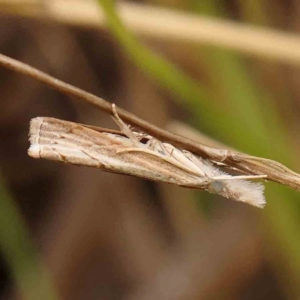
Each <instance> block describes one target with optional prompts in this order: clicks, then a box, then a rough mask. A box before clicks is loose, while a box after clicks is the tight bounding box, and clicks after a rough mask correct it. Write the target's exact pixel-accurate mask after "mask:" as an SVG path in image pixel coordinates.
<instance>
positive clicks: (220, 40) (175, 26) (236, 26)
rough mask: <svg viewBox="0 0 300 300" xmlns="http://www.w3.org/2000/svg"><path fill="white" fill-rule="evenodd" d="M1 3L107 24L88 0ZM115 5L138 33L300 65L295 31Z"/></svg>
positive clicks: (10, 8) (40, 14) (13, 9)
mask: <svg viewBox="0 0 300 300" xmlns="http://www.w3.org/2000/svg"><path fill="white" fill-rule="evenodd" d="M18 5H19V6H21V7H22V9H19V8H18ZM26 6H27V9H26ZM0 8H1V9H2V11H6V12H9V13H15V14H22V15H26V16H28V17H35V18H42V19H43V18H49V17H50V18H52V19H54V20H56V21H58V22H63V23H69V24H72V25H79V26H93V27H99V26H100V27H103V26H105V18H104V15H103V13H102V12H101V10H100V9H99V6H98V5H97V3H96V1H92V0H90V1H88V0H85V1H82V0H72V1H70V0H48V1H46V2H42V1H36V0H31V1H30V0H27V1H24V0H14V1H13V2H11V1H7V0H0ZM117 9H118V13H119V15H120V17H121V19H122V21H123V22H124V23H125V24H126V26H127V27H128V28H130V29H131V30H132V31H134V32H136V33H137V34H141V35H145V36H150V37H154V38H161V39H163V40H177V41H182V42H191V43H200V44H205V45H211V46H217V47H223V48H226V49H231V50H234V51H237V52H241V53H244V54H248V55H252V56H258V57H264V58H268V59H273V60H276V61H279V62H284V63H288V64H292V65H299V64H300V52H299V49H300V38H299V36H298V35H296V34H291V33H286V32H280V31H278V30H272V29H265V28H259V27H255V26H251V25H246V24H241V23H236V22H232V21H226V20H219V19H214V18H207V17H201V16H196V15H193V14H188V13H182V12H175V11H171V10H167V9H162V8H156V7H153V6H149V5H145V4H143V5H139V4H135V3H127V2H124V3H123V2H121V3H118V6H117ZM154 20H155V21H154Z"/></svg>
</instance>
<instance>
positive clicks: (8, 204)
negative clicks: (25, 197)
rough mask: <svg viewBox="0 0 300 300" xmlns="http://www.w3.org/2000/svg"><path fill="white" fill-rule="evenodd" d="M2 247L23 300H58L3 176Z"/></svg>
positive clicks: (0, 206)
mask: <svg viewBox="0 0 300 300" xmlns="http://www.w3.org/2000/svg"><path fill="white" fill-rule="evenodd" d="M0 246H1V251H2V253H3V254H4V257H5V259H6V262H7V264H8V266H9V270H10V272H11V274H12V275H13V277H14V279H15V281H16V284H17V287H18V288H19V291H20V292H21V295H22V297H23V299H27V300H40V299H45V300H55V299H58V297H57V296H56V295H55V292H54V289H53V288H52V287H51V280H49V275H48V274H47V271H46V270H45V268H44V267H43V266H42V265H41V264H40V261H39V259H38V255H37V251H35V248H34V246H33V245H32V243H31V238H30V236H29V234H28V230H27V226H26V223H25V222H24V220H23V218H22V215H21V214H20V212H19V210H18V207H17V206H16V205H15V203H14V200H13V198H12V197H11V195H10V193H9V191H8V189H7V187H6V186H5V184H4V179H3V178H2V177H1V176H0Z"/></svg>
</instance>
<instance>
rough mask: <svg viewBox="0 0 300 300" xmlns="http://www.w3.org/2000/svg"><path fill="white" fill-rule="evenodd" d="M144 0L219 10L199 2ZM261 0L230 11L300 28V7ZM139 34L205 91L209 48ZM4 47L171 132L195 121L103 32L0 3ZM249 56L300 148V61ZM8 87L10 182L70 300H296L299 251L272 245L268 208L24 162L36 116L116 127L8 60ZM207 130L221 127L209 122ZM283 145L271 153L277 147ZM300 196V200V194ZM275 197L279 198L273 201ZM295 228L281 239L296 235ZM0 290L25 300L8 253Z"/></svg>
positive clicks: (0, 75)
mask: <svg viewBox="0 0 300 300" xmlns="http://www.w3.org/2000/svg"><path fill="white" fill-rule="evenodd" d="M0 2H1V1H0ZM135 2H140V1H135ZM141 2H144V3H146V4H151V5H152V4H156V5H158V6H164V7H165V8H170V9H177V10H181V11H182V12H185V11H187V10H189V11H193V12H194V13H196V12H197V13H199V15H201V14H203V15H209V9H206V8H205V6H203V7H201V5H200V2H201V1H199V2H197V1H190V2H189V1H182V0H176V1H174V0H173V1H167V0H164V1H163V0H162V1H150V0H149V1H141ZM188 2H189V5H188V4H187V3H188ZM204 2H205V1H204ZM204 2H203V3H204ZM203 3H202V4H203ZM253 3H256V1H253ZM262 3H263V5H264V9H265V10H264V17H261V16H260V15H258V13H257V10H256V11H254V8H253V7H252V6H251V5H250V1H245V2H243V1H239V0H227V1H225V0H224V1H222V7H223V10H222V11H223V13H224V15H223V16H224V18H225V17H226V18H228V19H232V20H235V21H239V22H249V23H251V22H252V23H253V24H257V25H260V26H269V27H272V28H275V29H284V30H286V32H288V31H289V32H294V33H297V32H299V25H300V23H299V15H300V5H299V3H298V1H296V0H289V1H280V0H276V1H271V2H267V1H262ZM215 5H218V3H217V1H216V3H215ZM220 5H221V4H220ZM247 5H248V6H247ZM0 7H1V6H0ZM21 8H22V9H24V8H23V7H21ZM201 9H202V10H203V11H201ZM252 9H253V11H252ZM153 22H155V20H153ZM266 22H267V24H266ZM141 40H142V41H143V42H144V43H145V44H146V45H147V46H149V47H151V48H152V49H153V51H155V52H157V53H160V54H162V55H163V56H164V57H165V58H168V59H169V60H171V61H172V62H173V63H174V64H176V65H178V67H180V68H182V69H183V70H185V71H186V72H187V73H188V74H190V76H192V77H193V78H195V79H196V80H198V81H199V82H201V84H202V85H208V86H209V84H210V78H209V76H208V73H209V72H208V71H207V69H209V68H210V66H209V62H207V60H206V59H205V56H202V54H201V53H202V50H201V49H200V52H199V53H200V54H199V53H197V54H195V53H196V52H197V49H199V48H201V45H200V46H199V45H198V46H195V45H193V46H191V45H186V44H182V43H179V42H178V43H176V41H165V40H163V39H159V38H157V39H155V38H147V37H146V36H144V37H142V39H141ZM203 51H204V50H203ZM299 51H300V49H299ZM0 52H1V53H3V54H6V55H8V56H11V57H13V58H16V59H19V60H21V61H22V62H26V63H28V64H30V65H32V66H34V67H36V68H38V69H41V70H43V71H45V72H47V73H50V74H51V75H53V76H55V77H58V78H59V79H62V80H64V81H66V82H69V83H71V84H73V85H75V86H78V87H80V88H83V89H85V90H87V91H89V92H92V93H94V94H96V95H99V96H101V97H103V98H104V99H107V100H108V101H110V102H112V103H116V104H117V105H119V106H120V107H122V108H125V109H127V110H129V111H131V112H133V113H135V114H137V115H138V116H140V117H142V118H144V119H146V120H148V121H150V122H152V123H154V124H156V125H158V126H161V127H165V126H167V125H168V123H169V122H170V121H172V120H181V121H183V122H186V123H189V120H191V118H192V117H191V112H190V110H189V109H187V107H186V106H185V105H180V104H179V103H178V102H177V101H176V100H175V99H174V98H175V96H174V95H171V94H170V93H168V92H167V91H166V90H164V89H163V88H162V87H160V86H159V84H157V83H155V82H154V81H153V80H151V79H150V78H149V77H148V76H146V75H145V74H144V73H143V71H142V70H140V69H139V68H138V67H137V66H135V65H134V64H133V63H132V61H131V60H130V59H129V58H128V56H126V55H125V54H124V52H123V51H122V49H121V48H120V46H119V45H118V43H117V42H116V41H115V39H114V38H113V37H112V36H111V34H110V33H109V32H108V31H106V30H105V29H103V28H102V29H101V28H92V27H84V26H78V25H76V26H72V25H66V24H62V23H58V22H55V21H53V20H45V19H42V20H39V19H35V18H31V17H30V16H28V17H25V16H22V13H21V14H19V13H16V14H14V13H12V12H10V13H7V11H6V10H3V11H2V12H1V14H0ZM245 62H246V64H247V65H249V66H251V72H250V73H251V76H253V78H256V79H258V81H259V82H260V84H261V85H262V86H263V87H264V88H265V90H266V91H267V93H270V94H272V95H277V97H274V98H273V101H274V105H276V106H277V107H278V109H279V110H280V112H281V113H280V117H281V118H282V119H281V120H282V122H283V123H284V124H287V125H286V127H285V129H284V130H287V131H286V132H285V135H286V136H288V138H289V139H290V140H291V141H292V143H293V145H294V148H293V150H292V151H293V153H299V152H297V150H299V149H298V148H299V139H298V137H299V133H298V132H299V131H298V128H299V103H300V102H299V99H300V98H299V96H300V90H299V84H298V81H299V71H298V67H293V66H287V65H286V64H284V63H276V62H269V61H265V60H263V59H256V58H253V57H247V58H245ZM0 82H1V84H0V94H1V103H2V105H1V108H2V109H1V110H0V141H1V148H0V165H1V172H2V177H3V180H4V182H5V184H6V187H7V189H8V190H9V191H10V193H11V196H12V198H13V199H14V201H15V203H16V204H17V207H18V208H19V210H20V211H21V213H22V216H23V217H24V218H25V220H26V224H27V225H28V226H27V227H28V228H27V229H28V230H29V234H30V238H31V239H32V241H33V243H34V245H35V247H36V248H37V249H38V253H39V254H38V255H39V256H38V257H39V259H40V261H41V262H43V264H44V265H45V266H46V267H47V268H48V270H49V272H50V275H51V278H52V279H53V283H54V287H55V289H56V291H57V292H58V294H59V296H60V297H61V299H72V300H76V299H86V300H89V299H90V300H92V299H145V300H146V299H147V300H148V299H162V300H164V299H245V300H246V299H251V300H252V299H276V300H277V299H278V300H279V299H296V297H298V296H299V295H300V292H299V290H300V289H299V286H298V285H299V283H300V281H299V276H300V269H299V270H298V272H297V269H296V268H294V269H293V268H290V266H289V265H290V264H291V261H290V260H289V255H290V253H287V252H285V244H283V243H280V242H278V240H276V239H275V241H274V239H273V235H276V234H277V233H274V232H275V231H276V230H277V229H274V228H273V227H272V225H270V223H268V218H269V217H268V215H266V212H265V211H260V210H258V209H255V208H252V207H249V206H247V205H244V204H240V203H235V202H233V201H230V200H226V199H223V198H221V197H218V196H214V195H208V194H207V193H204V192H193V191H190V190H187V189H183V188H179V187H175V186H169V185H165V184H157V183H153V182H148V181H144V180H139V179H136V178H132V177H127V176H121V175H117V174H108V173H104V172H101V171H99V170H96V169H89V168H85V167H75V166H70V165H61V164H57V163H54V162H50V161H42V160H33V159H32V158H29V157H28V156H27V148H28V140H27V139H28V124H29V121H30V119H31V118H33V117H36V116H52V117H57V118H61V119H65V120H71V121H76V122H80V123H86V124H92V125H99V126H102V127H109V128H116V125H115V124H114V122H113V121H112V120H111V118H110V117H109V116H108V115H107V114H104V113H103V112H101V111H98V110H96V109H95V108H93V107H91V106H89V105H88V104H85V103H82V102H79V101H77V100H76V99H70V98H67V97H66V96H64V95H62V94H59V93H58V92H56V91H53V90H51V89H49V88H47V87H45V86H44V85H43V84H41V83H40V82H37V81H34V80H33V79H29V78H27V77H24V76H22V75H19V74H17V73H13V72H11V71H8V70H6V69H4V68H0ZM215 88H216V87H215ZM237 88H238V87H237ZM287 91H288V93H287ZM286 95H288V96H289V97H288V98H286V97H285V96H286ZM219 101H222V99H219ZM262 105H263V104H262ZM254 121H255V120H254ZM200 122H201V120H200ZM216 122H218V120H216ZM198 129H199V130H200V131H203V132H205V133H207V134H211V132H209V130H208V129H207V128H206V126H203V128H198ZM245 135H247V132H245ZM223 142H225V143H226V142H227V141H226V138H224V139H223ZM279 142H280V141H278V143H279ZM276 143H277V141H276V142H274V145H270V147H274V148H276V145H277V144H276ZM231 146H234V147H235V146H236V147H239V146H240V145H234V144H231ZM243 150H244V149H243ZM283 155H289V154H286V153H283ZM296 157H298V155H296ZM298 159H299V158H298ZM279 160H280V158H279ZM297 163H298V165H297ZM299 165H300V164H299V160H298V162H296V163H295V164H294V165H290V166H289V167H292V168H293V169H295V170H298V171H299V170H300V168H299ZM273 188H274V189H275V188H276V187H275V184H267V189H273ZM287 190H288V189H287V188H283V189H282V191H283V192H282V194H280V193H281V192H278V194H280V195H282V196H281V197H280V202H284V201H285V199H286V198H288V197H289V193H293V192H291V191H289V190H288V191H287ZM285 193H286V194H285ZM294 195H296V197H298V200H299V194H297V193H295V194H293V196H294ZM267 196H268V194H267ZM267 201H269V202H272V199H270V198H268V197H267ZM270 205H271V204H270ZM292 207H293V210H294V211H297V213H299V203H298V204H297V202H293V206H292ZM278 210H280V207H279V208H278ZM287 222H288V221H287ZM298 228H299V230H298V231H296V232H293V233H291V232H284V230H283V231H282V232H281V233H280V234H289V235H293V237H292V238H293V239H297V238H298V239H299V233H300V227H298ZM5 230H6V228H1V231H5ZM297 235H298V236H297ZM11 238H12V239H14V237H13V236H12V237H11ZM276 241H277V242H276ZM295 250H296V248H295ZM296 252H297V251H296ZM294 254H295V255H298V256H299V255H300V254H299V253H298V252H297V253H294ZM290 258H291V257H290ZM292 261H293V260H292ZM28 268H29V269H30V266H28ZM26 276H27V275H26ZM28 276H29V275H28ZM37 285H38V283H37ZM291 287H293V288H291ZM0 295H1V298H2V299H14V298H18V297H21V296H20V294H19V292H18V287H17V286H16V284H15V281H14V277H13V276H12V273H11V271H10V267H9V264H7V262H6V258H5V255H3V256H2V258H1V269H0ZM42 298H43V297H42ZM42 298H40V299H42Z"/></svg>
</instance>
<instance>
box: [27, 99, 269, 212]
mask: <svg viewBox="0 0 300 300" xmlns="http://www.w3.org/2000/svg"><path fill="white" fill-rule="evenodd" d="M112 110H113V119H114V120H115V122H116V123H117V124H118V126H119V127H120V129H121V132H118V131H110V130H104V129H99V128H95V127H91V126H85V125H81V124H78V123H73V122H68V121H63V120H59V119H55V118H50V117H37V118H34V119H32V120H31V122H30V132H29V141H30V148H29V150H28V154H29V155H30V156H31V157H33V158H44V159H49V160H54V161H59V162H64V163H70V164H74V165H81V166H89V167H95V168H99V169H101V170H103V171H107V172H114V173H120V174H126V175H132V176H137V177H141V178H145V179H149V180H153V181H159V182H165V183H170V184H176V185H179V186H182V187H187V188H194V189H199V190H205V191H208V192H210V193H214V194H218V195H221V196H223V197H225V198H229V199H233V200H236V201H241V202H244V203H248V204H251V205H253V206H256V207H263V206H264V204H265V197H264V186H263V185H262V184H261V183H254V182H250V181H249V180H250V179H258V178H265V177H266V176H265V175H238V176H232V175H229V174H227V173H225V172H224V171H222V170H220V169H219V168H218V167H217V166H216V165H215V164H214V162H212V161H210V160H208V159H204V158H202V157H200V156H196V155H194V154H192V153H191V152H188V151H186V150H184V149H179V148H176V147H174V146H173V145H171V144H169V143H164V142H161V141H159V140H157V139H155V138H154V137H152V136H150V135H147V134H145V133H143V132H137V131H133V130H131V129H130V128H129V126H128V125H126V124H125V123H124V122H123V121H122V120H121V119H120V117H119V116H118V114H117V111H116V107H115V105H114V104H113V105H112Z"/></svg>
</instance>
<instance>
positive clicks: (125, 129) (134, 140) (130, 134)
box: [111, 103, 141, 148]
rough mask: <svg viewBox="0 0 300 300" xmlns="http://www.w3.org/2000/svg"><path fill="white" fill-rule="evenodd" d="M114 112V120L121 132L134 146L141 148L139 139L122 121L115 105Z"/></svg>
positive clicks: (113, 106) (113, 105)
mask: <svg viewBox="0 0 300 300" xmlns="http://www.w3.org/2000/svg"><path fill="white" fill-rule="evenodd" d="M111 108H112V112H113V117H112V118H113V119H114V121H115V122H116V123H117V125H118V126H119V127H120V130H121V131H122V132H123V133H124V134H125V135H126V136H127V137H128V138H129V139H130V140H131V142H132V143H133V145H134V146H136V147H139V148H140V147H141V144H140V142H139V140H138V138H137V137H136V136H135V135H134V133H133V132H132V131H131V130H130V129H129V127H128V126H127V125H126V124H125V123H124V122H123V121H122V120H121V118H120V117H119V115H118V113H117V109H116V105H115V104H114V103H113V104H112V105H111Z"/></svg>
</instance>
